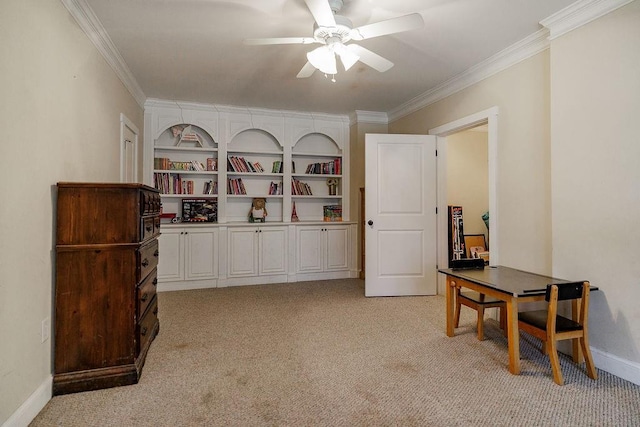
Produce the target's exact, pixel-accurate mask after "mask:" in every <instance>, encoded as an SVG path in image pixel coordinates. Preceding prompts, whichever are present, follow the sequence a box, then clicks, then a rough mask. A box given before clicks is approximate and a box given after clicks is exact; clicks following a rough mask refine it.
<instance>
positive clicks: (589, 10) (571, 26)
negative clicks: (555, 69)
mask: <svg viewBox="0 0 640 427" xmlns="http://www.w3.org/2000/svg"><path fill="white" fill-rule="evenodd" d="M632 1H634V0H579V1H577V2H575V3H573V4H570V5H569V6H567V7H565V8H564V9H562V10H560V11H558V12H556V13H554V14H553V15H551V16H549V17H548V18H545V19H543V20H542V21H540V25H543V26H544V27H546V28H548V29H549V40H553V39H555V38H557V37H560V36H562V35H563V34H566V33H568V32H569V31H572V30H575V29H576V28H578V27H581V26H583V25H585V24H588V23H589V22H591V21H594V20H596V19H598V18H600V17H602V16H604V15H606V14H607V13H609V12H613V11H614V10H616V9H618V8H620V7H622V6H624V5H626V4H629V3H631V2H632Z"/></svg>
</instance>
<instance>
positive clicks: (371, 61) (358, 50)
mask: <svg viewBox="0 0 640 427" xmlns="http://www.w3.org/2000/svg"><path fill="white" fill-rule="evenodd" d="M305 3H306V4H307V7H308V8H309V10H310V11H311V14H312V15H313V18H314V19H315V21H316V23H315V25H314V27H313V37H280V38H262V39H245V40H244V43H245V44H247V45H272V44H313V43H319V44H321V45H322V46H320V47H318V48H316V49H314V50H312V51H311V52H308V53H307V60H308V62H307V63H306V64H305V65H304V67H302V70H300V72H299V73H298V75H297V77H298V78H305V77H310V76H311V75H312V74H313V73H314V71H315V70H316V69H318V70H320V71H321V72H323V73H324V74H325V75H335V74H337V72H338V69H337V64H336V62H337V61H336V56H338V57H339V58H340V61H341V62H342V65H343V66H344V69H345V71H346V70H348V69H349V68H351V67H352V66H353V64H355V63H356V62H358V61H361V62H363V63H364V64H367V65H368V66H370V67H371V68H373V69H375V70H377V71H379V72H381V73H382V72H385V71H387V70H388V69H390V68H391V67H393V62H391V61H389V60H388V59H385V58H383V57H382V56H380V55H378V54H377V53H374V52H372V51H370V50H369V49H366V48H364V47H362V46H360V45H358V44H354V43H350V44H347V43H348V42H350V41H352V40H366V39H370V38H373V37H379V36H385V35H388V34H394V33H400V32H403V31H409V30H414V29H417V28H421V27H422V26H424V20H423V19H422V16H421V15H420V14H419V13H412V14H409V15H404V16H400V17H398V18H392V19H387V20H385V21H380V22H376V23H373V24H368V25H363V26H361V27H357V28H353V24H352V23H351V21H350V20H349V19H348V18H346V17H344V16H342V15H339V12H340V10H341V9H342V6H343V5H344V1H343V0H305ZM332 81H334V82H335V77H334V78H332Z"/></svg>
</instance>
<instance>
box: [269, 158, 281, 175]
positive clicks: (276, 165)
mask: <svg viewBox="0 0 640 427" xmlns="http://www.w3.org/2000/svg"><path fill="white" fill-rule="evenodd" d="M271 173H282V160H276V161H275V162H273V166H271Z"/></svg>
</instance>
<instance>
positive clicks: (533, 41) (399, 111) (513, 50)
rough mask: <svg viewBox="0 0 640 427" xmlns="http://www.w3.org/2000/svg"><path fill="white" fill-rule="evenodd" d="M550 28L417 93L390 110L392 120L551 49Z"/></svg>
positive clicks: (390, 119)
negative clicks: (423, 91) (419, 93)
mask: <svg viewBox="0 0 640 427" xmlns="http://www.w3.org/2000/svg"><path fill="white" fill-rule="evenodd" d="M548 35H549V31H548V30H547V29H541V30H539V31H537V32H535V33H533V34H532V35H530V36H528V37H526V38H524V39H522V40H520V41H519V42H517V43H514V44H513V45H511V46H509V47H508V48H506V49H504V50H502V51H500V52H498V53H497V54H495V55H493V56H492V57H490V58H488V59H486V60H484V61H482V62H480V63H479V64H477V65H474V66H473V67H471V68H469V69H468V70H466V71H464V72H462V73H460V74H458V75H457V76H454V77H452V78H451V79H449V80H447V81H445V82H444V83H442V84H440V85H438V86H436V87H434V88H433V89H431V90H429V91H427V92H425V93H423V94H421V95H418V96H417V97H415V98H413V99H412V100H410V101H408V102H405V103H404V104H402V105H400V106H399V107H397V108H395V109H393V110H392V111H390V112H389V113H388V115H389V121H390V122H393V121H395V120H398V119H399V118H401V117H404V116H407V115H409V114H411V113H414V112H416V111H418V110H420V109H421V108H424V107H427V106H429V105H431V104H433V103H435V102H437V101H440V100H442V99H444V98H446V97H448V96H451V95H453V94H454V93H457V92H460V91H461V90H463V89H465V88H467V87H469V86H472V85H474V84H476V83H478V82H480V81H482V80H484V79H486V78H488V77H491V76H493V75H494V74H497V73H499V72H500V71H503V70H505V69H507V68H509V67H511V66H513V65H515V64H517V63H518V62H521V61H524V60H525V59H528V58H530V57H532V56H534V55H536V54H538V53H540V52H542V51H544V50H546V49H548V48H549V40H548Z"/></svg>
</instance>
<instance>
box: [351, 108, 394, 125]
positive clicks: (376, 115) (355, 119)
mask: <svg viewBox="0 0 640 427" xmlns="http://www.w3.org/2000/svg"><path fill="white" fill-rule="evenodd" d="M349 119H350V123H349V124H350V125H355V124H356V123H371V124H379V125H386V124H389V116H387V113H381V112H378V111H364V110H356V111H354V112H353V113H352V114H351V115H350V116H349Z"/></svg>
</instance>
